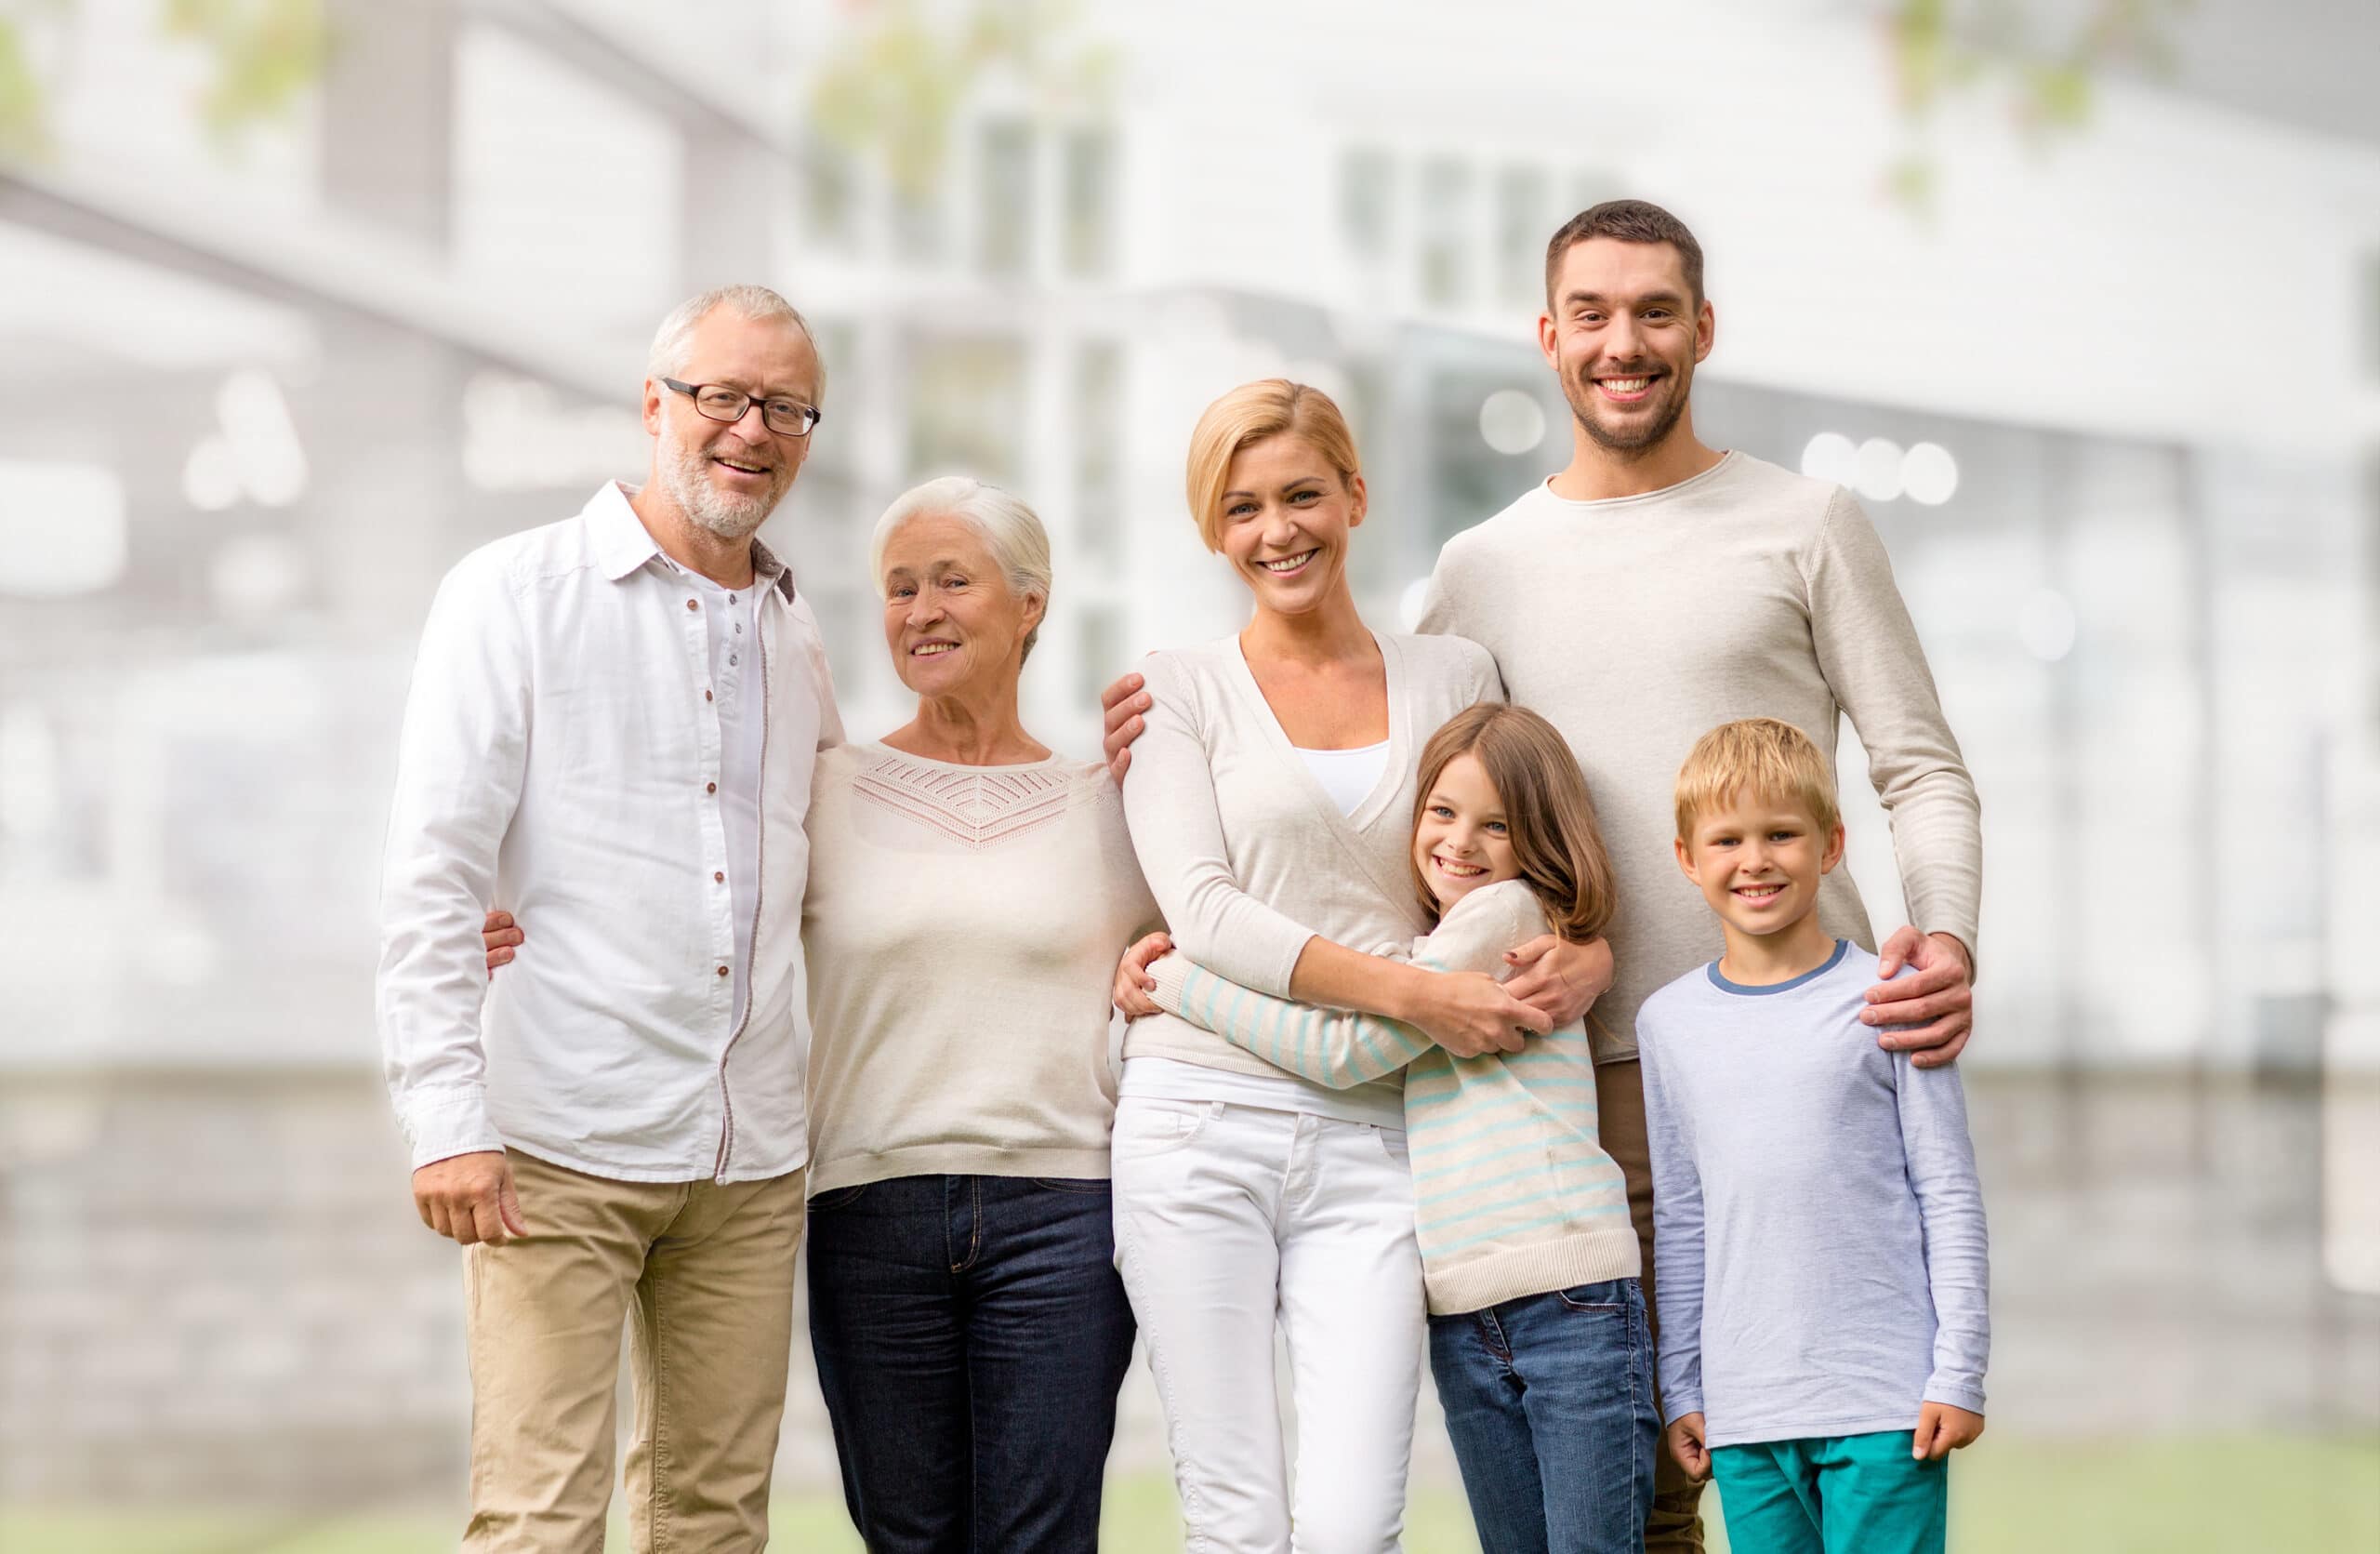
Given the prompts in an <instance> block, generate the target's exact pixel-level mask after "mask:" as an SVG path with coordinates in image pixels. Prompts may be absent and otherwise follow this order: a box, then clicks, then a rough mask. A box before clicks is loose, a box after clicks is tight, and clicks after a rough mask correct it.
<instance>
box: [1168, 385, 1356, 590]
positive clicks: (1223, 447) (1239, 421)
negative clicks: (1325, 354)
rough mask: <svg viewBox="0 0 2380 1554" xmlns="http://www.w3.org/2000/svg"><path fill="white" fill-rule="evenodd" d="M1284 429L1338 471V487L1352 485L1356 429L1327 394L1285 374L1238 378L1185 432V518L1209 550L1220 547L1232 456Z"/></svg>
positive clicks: (1234, 456)
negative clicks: (1349, 426)
mask: <svg viewBox="0 0 2380 1554" xmlns="http://www.w3.org/2000/svg"><path fill="white" fill-rule="evenodd" d="M1282 432H1289V434H1291V435H1292V436H1295V437H1299V438H1302V439H1303V440H1304V442H1305V443H1306V445H1308V446H1309V447H1311V448H1313V449H1314V451H1315V452H1316V453H1318V454H1320V455H1322V457H1323V458H1324V459H1325V461H1327V462H1328V463H1329V465H1330V467H1331V469H1333V470H1335V471H1337V472H1338V474H1339V484H1340V485H1341V487H1342V489H1349V490H1352V489H1353V488H1354V487H1353V485H1352V483H1353V482H1354V480H1355V475H1356V473H1357V466H1356V463H1355V433H1354V432H1350V431H1348V430H1347V418H1346V417H1344V416H1342V415H1341V414H1340V413H1339V406H1338V405H1337V404H1336V403H1334V402H1333V401H1332V399H1331V397H1330V396H1329V394H1327V393H1324V392H1322V391H1321V390H1320V389H1317V388H1315V387H1313V386H1311V385H1309V384H1305V383H1292V382H1290V381H1289V379H1286V378H1261V379H1257V380H1256V381H1255V382H1253V383H1242V384H1241V385H1240V386H1239V387H1238V388H1236V389H1234V390H1233V391H1232V392H1229V393H1227V394H1225V395H1223V397H1222V398H1221V399H1218V400H1216V401H1215V402H1214V403H1213V404H1212V405H1208V406H1207V408H1206V412H1205V413H1204V414H1203V415H1201V416H1200V417H1199V418H1198V425H1197V428H1196V429H1195V430H1194V431H1192V432H1191V433H1190V466H1189V471H1188V479H1187V482H1186V485H1187V487H1188V496H1189V498H1190V517H1191V519H1192V521H1193V522H1195V523H1196V524H1197V525H1198V538H1201V539H1203V540H1205V541H1206V542H1207V549H1208V550H1210V551H1221V550H1222V549H1223V493H1224V492H1225V491H1226V490H1228V489H1229V488H1230V485H1231V461H1232V460H1233V459H1234V458H1237V457H1238V455H1239V450H1240V449H1242V448H1244V447H1246V446H1248V445H1250V443H1261V442H1263V440H1264V439H1265V438H1267V437H1277V436H1279V435H1280V434H1281V433H1282Z"/></svg>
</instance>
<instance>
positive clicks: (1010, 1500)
mask: <svg viewBox="0 0 2380 1554" xmlns="http://www.w3.org/2000/svg"><path fill="white" fill-rule="evenodd" d="M871 570H872V572H873V574H874V576H875V578H876V581H877V586H878V587H879V590H881V591H882V592H883V595H884V640H885V645H886V646H887V647H888V648H890V649H891V651H892V654H893V665H894V668H895V669H896V670H897V671H898V672H899V674H900V676H901V681H902V683H903V684H906V685H907V686H908V687H909V688H910V689H911V690H913V691H915V692H916V693H917V695H918V714H917V716H916V717H915V718H914V719H912V720H911V721H910V722H908V723H907V724H903V725H902V726H901V727H900V728H897V729H895V730H893V732H892V733H891V734H888V735H886V736H885V737H884V738H883V739H882V740H881V741H880V742H879V743H876V744H867V745H846V746H843V747H841V748H840V749H837V750H829V751H827V752H826V754H825V755H823V756H822V757H821V758H820V760H819V764H818V770H817V775H816V777H815V779H814V781H813V788H812V798H811V807H810V825H809V831H810V837H811V846H812V849H813V850H812V853H811V862H810V894H809V897H808V900H807V904H806V905H805V907H804V909H803V930H802V939H803V945H804V948H805V950H806V951H807V954H808V959H809V963H810V968H811V969H810V975H811V978H812V988H811V1000H810V1007H811V1014H812V1019H813V1024H814V1026H815V1028H816V1034H815V1036H814V1038H813V1043H814V1044H813V1048H812V1052H811V1064H810V1083H811V1092H810V1093H811V1107H812V1123H811V1129H812V1131H811V1138H812V1150H811V1163H810V1169H811V1194H812V1196H811V1200H810V1215H811V1220H810V1333H811V1342H812V1345H813V1348H814V1349H815V1350H816V1354H817V1360H818V1379H819V1383H820V1386H821V1388H823V1390H824V1391H825V1393H826V1408H827V1413H828V1415H830V1416H831V1417H832V1419H833V1421H834V1428H835V1445H836V1450H837V1452H838V1453H839V1454H840V1457H841V1460H842V1469H843V1490H844V1494H845V1497H846V1498H847V1499H848V1501H849V1502H850V1505H851V1511H852V1519H853V1521H854V1522H856V1523H857V1524H858V1527H859V1531H860V1534H861V1536H862V1537H863V1538H864V1539H865V1540H866V1544H867V1547H869V1548H870V1549H871V1550H906V1549H919V1550H923V1549H948V1548H969V1547H972V1548H976V1549H983V1550H991V1549H1016V1550H1026V1549H1032V1550H1046V1549H1074V1548H1078V1549H1083V1550H1086V1551H1088V1550H1090V1549H1092V1548H1094V1547H1096V1546H1097V1539H1098V1530H1099V1501H1100V1481H1101V1474H1102V1471H1103V1469H1104V1465H1105V1462H1106V1457H1107V1445H1108V1440H1109V1437H1110V1436H1111V1435H1112V1434H1113V1433H1114V1429H1115V1423H1116V1394H1117V1388H1119V1387H1120V1386H1121V1385H1122V1383H1123V1377H1124V1373H1125V1370H1126V1368H1127V1366H1128V1365H1129V1364H1130V1362H1131V1348H1132V1314H1131V1308H1130V1306H1129V1305H1128V1304H1127V1303H1126V1301H1125V1298H1124V1290H1123V1285H1122V1282H1121V1281H1119V1280H1118V1279H1117V1274H1116V1269H1115V1267H1114V1261H1113V1258H1114V1250H1115V1243H1114V1240H1113V1233H1112V1230H1111V1229H1110V1215H1111V1213H1112V1208H1111V1203H1110V1198H1109V1192H1108V1181H1107V1175H1108V1163H1107V1132H1108V1124H1109V1122H1110V1119H1111V1117H1112V1116H1113V1113H1114V1110H1115V1104H1116V1090H1115V1081H1114V1078H1113V1075H1112V1070H1111V1069H1110V1067H1109V1063H1108V1056H1107V1029H1108V990H1109V985H1110V981H1111V979H1112V977H1113V976H1114V974H1115V970H1116V960H1117V955H1118V954H1119V953H1120V952H1121V951H1122V950H1123V949H1124V947H1125V945H1126V944H1127V943H1128V942H1129V941H1130V940H1131V938H1132V936H1133V935H1134V933H1135V931H1136V930H1137V929H1139V928H1141V927H1143V926H1144V925H1147V924H1150V923H1153V922H1154V920H1155V918H1156V916H1157V911H1156V907H1155V904H1154V903H1153V902H1152V901H1151V900H1150V898H1149V895H1148V891H1147V888H1146V886H1144V884H1143V883H1142V882H1141V874H1140V870H1139V867H1138V865H1137V864H1136V863H1135V861H1134V858H1133V854H1132V847H1131V840H1130V839H1129V838H1128V837H1127V836H1126V834H1125V831H1124V817H1123V812H1122V807H1121V804H1119V802H1118V800H1117V794H1116V790H1115V786H1114V784H1112V783H1111V782H1109V781H1108V779H1107V776H1106V773H1105V771H1104V768H1103V767H1102V766H1101V765H1100V764H1098V763H1096V762H1089V761H1070V760H1065V759H1063V758H1061V757H1058V756H1055V755H1052V754H1051V752H1050V750H1048V748H1047V747H1045V746H1044V745H1042V744H1041V743H1040V742H1039V741H1038V740H1037V739H1035V738H1034V737H1033V736H1032V735H1031V734H1029V733H1027V732H1026V731H1025V726H1024V724H1023V723H1022V722H1021V721H1020V720H1019V718H1018V716H1017V677H1018V673H1019V671H1021V670H1022V669H1023V668H1024V665H1025V655H1026V654H1027V653H1029V652H1031V651H1032V648H1033V640H1034V633H1035V631H1037V630H1038V627H1039V625H1040V622H1041V618H1042V615H1043V612H1044V611H1045V610H1046V609H1047V607H1048V604H1049V598H1050V543H1049V539H1048V538H1047V537H1046V536H1045V535H1044V534H1043V533H1042V529H1041V525H1040V523H1039V522H1038V520H1037V519H1036V518H1035V517H1034V516H1033V514H1032V512H1031V511H1029V510H1027V509H1026V508H1025V505H1024V504H1023V503H1022V502H1020V501H1018V500H1017V499H1016V498H1013V497H1011V496H1009V495H1008V494H1006V493H1005V492H1002V491H998V490H997V489H995V488H993V487H991V486H987V485H983V484H981V483H979V482H977V481H973V480H969V479H965V478H963V477H952V478H948V479H944V480H937V481H932V482H929V483H928V484H926V485H921V486H919V487H918V488H917V489H916V490H914V491H912V492H910V493H909V494H908V495H906V496H905V497H903V498H900V499H899V500H898V501H895V502H894V503H893V506H892V507H891V509H890V510H888V511H886V512H885V514H884V516H883V518H882V519H881V520H880V521H879V523H878V524H877V526H876V535H875V539H874V542H873V547H872V551H871Z"/></svg>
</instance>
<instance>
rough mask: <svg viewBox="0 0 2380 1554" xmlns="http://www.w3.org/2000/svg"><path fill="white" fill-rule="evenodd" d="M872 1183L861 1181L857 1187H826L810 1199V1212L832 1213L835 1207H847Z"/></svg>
mask: <svg viewBox="0 0 2380 1554" xmlns="http://www.w3.org/2000/svg"><path fill="white" fill-rule="evenodd" d="M873 1185H874V1184H873V1183H869V1182H862V1183H860V1184H859V1185H858V1186H857V1187H831V1188H828V1189H826V1191H824V1192H822V1193H819V1194H817V1195H816V1196H815V1197H813V1198H812V1199H811V1200H810V1212H811V1213H812V1214H832V1213H834V1212H835V1211H836V1210H837V1209H841V1208H848V1207H850V1206H851V1204H852V1203H853V1202H854V1201H855V1200H856V1199H857V1198H858V1197H859V1195H860V1194H861V1193H863V1192H866V1190H867V1189H869V1188H870V1187H871V1186H873Z"/></svg>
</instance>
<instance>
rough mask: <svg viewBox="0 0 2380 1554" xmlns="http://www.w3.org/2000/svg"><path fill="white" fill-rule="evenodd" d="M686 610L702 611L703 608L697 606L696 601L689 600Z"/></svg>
mask: <svg viewBox="0 0 2380 1554" xmlns="http://www.w3.org/2000/svg"><path fill="white" fill-rule="evenodd" d="M686 608H688V609H690V610H699V609H701V608H702V606H701V605H700V604H696V603H695V602H694V601H693V600H692V599H689V600H687V601H686Z"/></svg>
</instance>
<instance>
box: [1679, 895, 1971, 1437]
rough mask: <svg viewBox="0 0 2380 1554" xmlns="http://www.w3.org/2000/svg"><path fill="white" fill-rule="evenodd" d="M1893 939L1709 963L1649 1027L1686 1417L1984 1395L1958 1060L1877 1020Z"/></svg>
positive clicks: (1806, 1412) (1725, 1425) (1739, 1427)
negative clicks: (1819, 955)
mask: <svg viewBox="0 0 2380 1554" xmlns="http://www.w3.org/2000/svg"><path fill="white" fill-rule="evenodd" d="M1876 980H1877V976H1876V957H1875V956H1873V955H1871V954H1870V953H1869V952H1868V951H1866V950H1861V949H1859V948H1858V947H1857V946H1855V945H1852V944H1850V943H1848V942H1846V941H1842V940H1838V941H1836V945H1835V951H1834V954H1833V956H1832V958H1831V959H1830V960H1829V961H1828V962H1827V963H1826V964H1825V965H1823V966H1821V967H1819V968H1818V970H1816V971H1813V972H1811V973H1809V974H1808V975H1806V976H1800V977H1796V978H1794V979H1793V980H1792V981H1790V982H1783V983H1778V984H1777V985H1775V986H1772V987H1765V988H1751V987H1741V986H1739V985H1737V984H1735V983H1732V982H1729V981H1727V980H1726V978H1724V977H1722V976H1720V975H1719V968H1718V966H1717V965H1716V964H1715V963H1714V964H1712V965H1708V966H1703V967H1699V968H1698V969H1696V970H1694V971H1692V972H1689V973H1687V974H1686V976H1681V977H1679V978H1678V979H1677V980H1676V981H1674V982H1672V983H1671V984H1670V985H1669V986H1667V987H1665V988H1663V989H1661V990H1659V992H1657V993H1655V994H1654V995H1653V996H1652V997H1651V998H1649V999H1647V1000H1646V1003H1645V1006H1644V1009H1643V1011H1642V1012H1641V1013H1640V1014H1639V1015H1638V1016H1637V1022H1636V1032H1637V1041H1638V1046H1639V1051H1640V1053H1641V1055H1642V1060H1643V1065H1644V1080H1645V1116H1646V1129H1647V1131H1648V1133H1649V1134H1650V1136H1651V1143H1652V1153H1653V1224H1654V1236H1655V1240H1654V1254H1653V1264H1654V1268H1655V1269H1656V1270H1657V1277H1656V1279H1655V1287H1656V1290H1657V1295H1658V1299H1659V1313H1660V1381H1661V1403H1662V1411H1663V1414H1664V1415H1665V1419H1666V1420H1667V1421H1674V1420H1676V1419H1678V1418H1679V1417H1681V1416H1683V1415H1687V1414H1695V1413H1699V1414H1701V1415H1704V1421H1703V1422H1704V1428H1705V1429H1706V1430H1707V1431H1708V1436H1707V1439H1708V1441H1709V1443H1710V1444H1712V1445H1713V1446H1724V1445H1730V1444H1735V1443H1739V1442H1742V1441H1789V1440H1796V1439H1801V1438H1805V1437H1811V1436H1836V1435H1859V1434H1865V1433H1867V1432H1870V1431H1873V1430H1899V1429H1911V1428H1915V1427H1916V1424H1917V1415H1918V1408H1919V1405H1920V1403H1921V1402H1945V1403H1950V1404H1953V1405H1955V1406H1957V1407H1960V1408H1964V1409H1971V1410H1973V1411H1974V1412H1976V1413H1978V1414H1980V1413H1982V1412H1983V1371H1984V1361H1985V1359H1986V1356H1987V1354H1988V1352H1989V1350H1990V1341H1991V1338H1990V1317H1989V1315H1988V1313H1987V1310H1986V1306H1987V1296H1988V1292H1989V1287H1990V1261H1989V1257H1988V1255H1987V1246H1986V1241H1985V1232H1984V1220H1983V1194H1982V1191H1981V1189H1980V1188H1979V1187H1978V1186H1977V1181H1976V1172H1975V1151H1974V1149H1973V1147H1972V1146H1971V1145H1970V1144H1969V1142H1968V1139H1967V1119H1966V1101H1965V1097H1964V1093H1963V1092H1962V1091H1961V1089H1960V1085H1959V1074H1958V1069H1957V1067H1956V1066H1955V1065H1946V1066H1944V1067H1941V1068H1935V1069H1921V1068H1918V1067H1916V1066H1915V1065H1914V1064H1912V1063H1911V1061H1910V1059H1909V1055H1908V1054H1906V1053H1897V1052H1886V1051H1884V1049H1882V1048H1881V1047H1879V1046H1877V1044H1876V1031H1875V1029H1874V1028H1872V1027H1871V1026H1867V1025H1863V1024H1861V1023H1860V1020H1859V1015H1860V1011H1861V1010H1862V1009H1863V1008H1865V1007H1866V1000H1865V997H1864V995H1865V993H1866V991H1867V990H1868V989H1869V988H1870V987H1871V986H1872V985H1873V984H1874V983H1875V982H1876Z"/></svg>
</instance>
